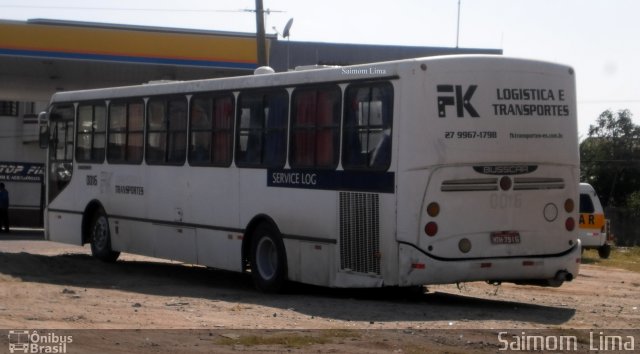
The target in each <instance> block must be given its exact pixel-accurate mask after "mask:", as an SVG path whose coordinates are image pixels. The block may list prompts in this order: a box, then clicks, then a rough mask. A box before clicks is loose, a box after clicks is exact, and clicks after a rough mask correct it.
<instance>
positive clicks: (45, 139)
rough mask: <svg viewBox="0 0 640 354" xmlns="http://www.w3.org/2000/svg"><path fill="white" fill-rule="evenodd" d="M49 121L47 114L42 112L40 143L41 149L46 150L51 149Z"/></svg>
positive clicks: (39, 123) (39, 115)
mask: <svg viewBox="0 0 640 354" xmlns="http://www.w3.org/2000/svg"><path fill="white" fill-rule="evenodd" d="M48 123H49V122H48V119H47V112H41V113H40V114H38V129H39V135H38V142H39V143H40V148H41V149H46V148H48V147H49V133H50V131H49V124H48Z"/></svg>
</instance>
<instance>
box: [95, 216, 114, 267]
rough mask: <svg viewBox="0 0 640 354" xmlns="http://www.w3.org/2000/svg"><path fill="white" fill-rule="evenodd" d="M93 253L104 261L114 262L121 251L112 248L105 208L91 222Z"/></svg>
mask: <svg viewBox="0 0 640 354" xmlns="http://www.w3.org/2000/svg"><path fill="white" fill-rule="evenodd" d="M90 236H91V254H92V255H93V256H94V257H96V258H98V259H99V260H101V261H103V262H108V263H113V262H115V261H116V260H117V259H118V257H119V256H120V252H116V251H114V250H112V249H111V233H110V232H109V220H108V219H107V215H106V214H105V213H104V211H103V210H100V211H98V212H97V213H96V214H95V215H94V216H93V220H92V222H91V235H90Z"/></svg>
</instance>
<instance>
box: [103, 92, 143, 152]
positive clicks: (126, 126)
mask: <svg viewBox="0 0 640 354" xmlns="http://www.w3.org/2000/svg"><path fill="white" fill-rule="evenodd" d="M143 131H144V102H142V100H136V101H132V102H112V103H111V104H110V105H109V138H108V139H109V148H108V150H107V161H109V163H131V164H139V163H141V162H142V147H143V146H142V141H143Z"/></svg>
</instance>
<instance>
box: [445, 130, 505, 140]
mask: <svg viewBox="0 0 640 354" xmlns="http://www.w3.org/2000/svg"><path fill="white" fill-rule="evenodd" d="M444 138H445V139H496V138H498V132H495V131H480V132H477V131H461V132H444Z"/></svg>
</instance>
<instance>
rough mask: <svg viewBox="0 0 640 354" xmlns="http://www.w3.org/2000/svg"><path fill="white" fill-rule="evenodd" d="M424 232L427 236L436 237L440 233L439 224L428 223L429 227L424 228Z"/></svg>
mask: <svg viewBox="0 0 640 354" xmlns="http://www.w3.org/2000/svg"><path fill="white" fill-rule="evenodd" d="M424 232H425V233H426V234H427V236H435V235H436V234H437V233H438V224H436V223H435V222H433V221H431V222H429V223H427V225H426V226H425V227H424Z"/></svg>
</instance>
